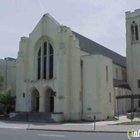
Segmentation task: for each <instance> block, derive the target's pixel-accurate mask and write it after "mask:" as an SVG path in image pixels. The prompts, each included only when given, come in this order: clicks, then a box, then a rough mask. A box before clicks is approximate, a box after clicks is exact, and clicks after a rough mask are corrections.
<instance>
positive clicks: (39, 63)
mask: <svg viewBox="0 0 140 140" xmlns="http://www.w3.org/2000/svg"><path fill="white" fill-rule="evenodd" d="M37 59H38V64H37V69H38V71H37V77H38V79H40V78H41V48H40V49H39V51H38V58H37Z"/></svg>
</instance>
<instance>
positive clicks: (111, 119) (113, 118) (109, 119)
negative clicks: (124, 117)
mask: <svg viewBox="0 0 140 140" xmlns="http://www.w3.org/2000/svg"><path fill="white" fill-rule="evenodd" d="M117 120H118V119H116V118H115V117H110V118H108V119H106V120H104V121H117Z"/></svg>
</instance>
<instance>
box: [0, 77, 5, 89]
mask: <svg viewBox="0 0 140 140" xmlns="http://www.w3.org/2000/svg"><path fill="white" fill-rule="evenodd" d="M3 82H4V78H3V77H2V76H1V74H0V91H1V90H2V87H3Z"/></svg>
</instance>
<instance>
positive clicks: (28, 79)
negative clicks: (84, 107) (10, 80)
mask: <svg viewBox="0 0 140 140" xmlns="http://www.w3.org/2000/svg"><path fill="white" fill-rule="evenodd" d="M43 39H47V40H48V41H49V42H50V43H51V44H52V46H53V49H54V78H53V79H52V80H43V79H42V80H37V55H36V54H37V50H38V48H39V46H38V44H39V42H40V41H41V40H43ZM80 55H81V51H80V48H79V42H78V40H77V39H76V38H75V36H74V35H73V33H72V31H71V30H70V28H67V27H65V26H61V25H60V24H59V23H57V22H56V21H55V20H54V19H53V18H52V17H51V16H50V15H48V14H46V15H44V16H43V17H42V19H41V20H40V21H39V23H38V24H37V26H36V27H35V29H34V30H33V31H32V33H31V34H30V35H29V38H27V37H22V38H21V41H20V47H19V53H18V59H17V92H16V93H17V97H18V98H17V106H16V107H17V108H16V110H17V111H26V110H29V108H28V106H29V105H28V104H30V103H29V102H30V97H28V96H29V95H28V93H29V89H31V88H33V87H35V88H36V89H37V90H38V91H39V94H40V110H39V111H40V112H41V111H44V107H43V104H44V103H45V100H44V98H45V97H44V93H43V90H44V89H45V88H46V87H47V86H49V87H51V88H52V89H53V90H54V91H56V95H57V96H56V97H55V104H54V105H55V107H54V111H55V112H63V113H64V119H65V120H69V119H75V120H77V119H78V120H79V119H80V111H81V101H80V90H81V87H80V86H81V79H80V73H81V72H80V70H81V69H80ZM23 93H26V95H27V96H26V97H27V98H23ZM61 97H63V98H61Z"/></svg>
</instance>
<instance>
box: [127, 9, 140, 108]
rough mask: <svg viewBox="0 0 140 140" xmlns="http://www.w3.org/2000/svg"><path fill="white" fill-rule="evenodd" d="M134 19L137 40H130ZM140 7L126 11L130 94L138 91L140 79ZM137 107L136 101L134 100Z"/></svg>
mask: <svg viewBox="0 0 140 140" xmlns="http://www.w3.org/2000/svg"><path fill="white" fill-rule="evenodd" d="M133 21H135V23H137V25H138V33H139V40H135V41H133V40H132V34H131V25H132V22H133ZM139 24H140V9H138V10H135V11H134V12H130V11H129V12H126V44H127V48H126V55H127V77H128V83H129V85H130V87H131V89H132V94H138V93H140V88H138V80H139V79H140V57H139V56H140V47H139V46H140V27H139ZM135 107H138V101H135Z"/></svg>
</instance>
